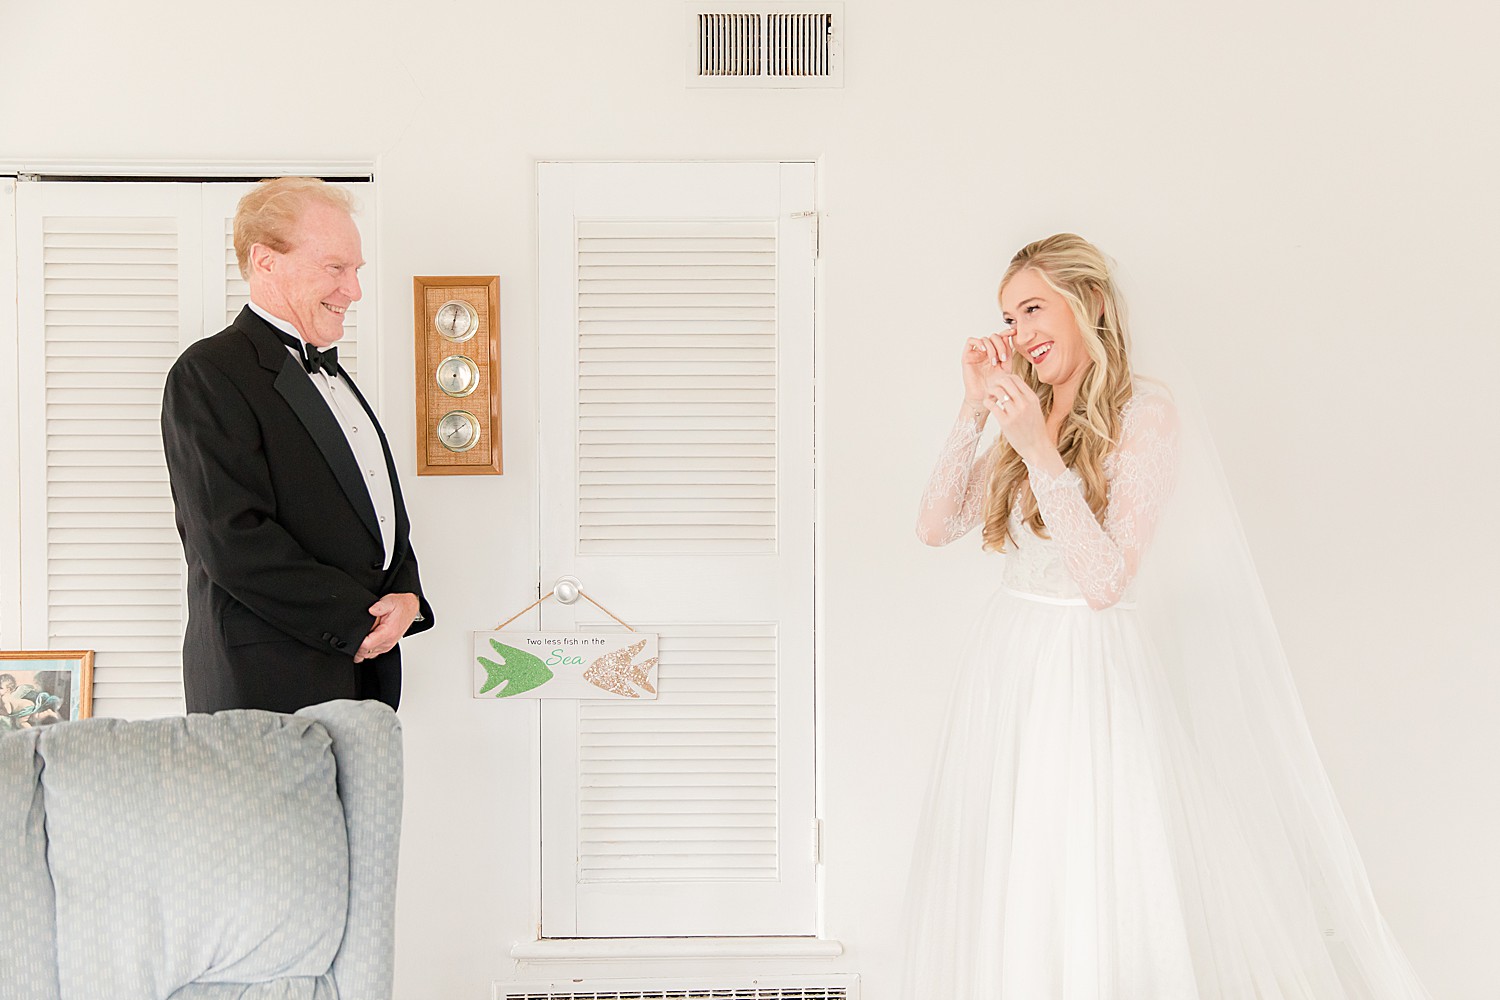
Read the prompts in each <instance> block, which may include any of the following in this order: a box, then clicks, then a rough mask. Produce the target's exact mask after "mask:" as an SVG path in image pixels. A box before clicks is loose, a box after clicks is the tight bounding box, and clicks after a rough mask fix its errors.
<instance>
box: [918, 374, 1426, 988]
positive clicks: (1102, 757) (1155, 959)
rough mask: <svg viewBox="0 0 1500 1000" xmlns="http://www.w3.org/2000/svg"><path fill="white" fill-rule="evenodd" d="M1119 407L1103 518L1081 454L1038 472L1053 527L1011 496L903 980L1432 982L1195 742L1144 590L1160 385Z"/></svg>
mask: <svg viewBox="0 0 1500 1000" xmlns="http://www.w3.org/2000/svg"><path fill="white" fill-rule="evenodd" d="M1122 425H1123V426H1122V432H1121V438H1120V443H1119V445H1118V447H1117V448H1116V449H1115V450H1114V451H1113V452H1112V453H1111V454H1110V455H1109V457H1108V458H1107V459H1106V462H1105V472H1106V475H1107V477H1108V481H1109V494H1108V508H1107V514H1106V516H1105V518H1104V521H1103V524H1102V525H1101V524H1100V522H1099V521H1098V520H1097V519H1096V518H1095V517H1094V515H1093V513H1092V512H1091V511H1090V509H1089V507H1088V504H1087V502H1086V500H1085V498H1084V494H1083V491H1082V480H1081V479H1080V477H1079V476H1078V475H1077V474H1076V473H1074V472H1073V471H1072V470H1067V471H1065V472H1063V473H1062V474H1061V475H1059V476H1056V477H1050V476H1047V475H1044V474H1041V473H1040V472H1038V471H1035V470H1034V471H1032V472H1031V474H1030V482H1031V487H1032V489H1033V491H1034V493H1035V494H1036V497H1037V502H1038V505H1039V507H1040V509H1041V513H1042V519H1043V521H1044V522H1045V524H1046V525H1047V530H1048V534H1049V535H1050V536H1051V537H1050V538H1041V537H1038V536H1037V535H1035V534H1033V533H1032V532H1031V531H1030V530H1029V529H1028V528H1027V527H1026V526H1025V525H1024V524H1023V523H1021V522H1020V521H1019V519H1018V518H1017V517H1016V516H1015V515H1014V514H1013V515H1012V518H1011V531H1012V537H1013V542H1012V544H1011V545H1010V546H1008V551H1007V553H1006V555H1005V557H1004V559H1003V560H1002V561H1001V562H1000V584H1001V586H1000V590H999V592H998V593H996V594H995V595H994V597H993V598H992V599H991V600H990V601H989V604H988V605H987V606H986V607H985V609H984V611H983V613H982V614H981V616H980V619H979V621H978V622H977V624H976V626H975V628H974V629H973V632H972V634H971V636H970V638H969V640H968V643H967V647H966V649H965V651H964V655H963V658H962V666H961V668H960V673H959V677H958V680H957V686H956V690H955V691H954V693H953V696H952V701H951V705H950V708H949V711H948V718H947V723H946V725H945V726H944V729H943V736H942V740H941V743H940V746H939V748H938V751H937V761H936V764H935V767H934V771H933V777H932V782H931V785H930V788H929V791H928V795H927V802H926V809H925V813H924V817H923V822H922V828H921V832H920V834H919V839H918V843H917V849H916V852H915V859H914V864H913V871H912V877H911V888H910V892H909V894H908V896H909V902H908V912H907V914H906V918H907V923H908V928H909V930H908V934H907V943H908V951H907V962H906V977H905V988H904V992H903V996H904V997H905V998H907V1000H1394V998H1400V1000H1413V998H1422V997H1425V996H1426V994H1425V993H1424V992H1423V991H1422V989H1421V987H1420V985H1419V984H1418V983H1417V981H1416V978H1415V976H1414V975H1413V974H1412V973H1411V971H1410V968H1409V966H1408V964H1407V963H1406V960H1405V958H1404V957H1403V956H1402V955H1401V953H1400V949H1399V948H1398V947H1397V946H1396V945H1395V944H1394V942H1393V941H1392V940H1390V938H1389V933H1388V931H1386V929H1385V927H1384V923H1383V921H1381V920H1380V919H1379V917H1378V912H1377V911H1374V907H1373V901H1372V900H1370V901H1368V907H1367V908H1368V910H1369V911H1370V912H1373V913H1375V915H1374V916H1373V917H1368V916H1367V914H1365V913H1364V912H1363V911H1361V913H1360V918H1359V920H1358V921H1355V920H1353V919H1351V920H1349V921H1346V922H1344V923H1340V921H1339V920H1337V919H1334V918H1332V917H1331V916H1330V910H1337V911H1338V912H1340V913H1343V912H1345V910H1344V909H1343V908H1341V907H1340V906H1339V905H1330V904H1329V903H1328V902H1327V901H1326V900H1325V899H1324V898H1323V897H1322V896H1321V895H1320V893H1319V892H1318V891H1317V888H1318V887H1315V886H1309V885H1306V884H1304V883H1305V882H1306V881H1307V880H1308V877H1307V876H1305V874H1304V873H1303V872H1302V871H1301V870H1300V869H1299V864H1298V863H1296V862H1292V861H1288V862H1286V863H1285V865H1284V866H1282V868H1283V870H1267V869H1268V868H1270V867H1272V866H1273V865H1275V864H1276V862H1275V861H1268V860H1267V859H1268V858H1274V857H1275V854H1274V852H1275V851H1278V850H1283V849H1284V850H1286V851H1287V856H1288V857H1291V856H1292V855H1300V857H1301V858H1303V859H1305V858H1307V857H1309V856H1311V855H1313V854H1315V853H1316V850H1305V849H1303V847H1302V846H1301V844H1300V841H1299V840H1298V834H1297V832H1296V830H1295V827H1296V826H1297V824H1298V823H1299V822H1301V821H1300V820H1299V819H1298V818H1297V817H1296V816H1292V815H1285V814H1283V815H1271V816H1260V817H1259V818H1257V817H1256V815H1255V813H1254V812H1253V811H1250V810H1247V809H1245V808H1244V805H1245V803H1244V802H1240V803H1236V801H1235V796H1236V794H1237V790H1236V788H1234V787H1226V785H1227V784H1230V783H1232V780H1233V775H1232V774H1231V773H1229V771H1230V769H1229V768H1228V767H1227V766H1223V767H1220V768H1219V769H1218V770H1217V771H1216V770H1214V768H1213V764H1212V760H1213V759H1214V758H1212V757H1211V756H1210V755H1208V754H1204V753H1200V750H1199V747H1198V746H1197V745H1196V742H1195V739H1194V737H1193V735H1192V733H1193V725H1192V719H1193V712H1192V706H1185V705H1182V704H1181V703H1180V696H1179V695H1178V693H1177V692H1176V691H1174V689H1173V686H1172V684H1171V683H1170V681H1169V670H1168V669H1167V667H1166V666H1165V665H1164V661H1163V658H1162V656H1161V655H1160V654H1159V653H1158V648H1157V645H1156V643H1155V641H1154V639H1153V635H1152V631H1151V630H1150V629H1149V628H1148V627H1147V626H1146V624H1145V622H1146V618H1145V616H1143V615H1142V614H1141V612H1140V609H1139V607H1138V604H1137V594H1136V592H1135V591H1136V586H1135V575H1136V570H1137V567H1138V566H1139V565H1140V564H1141V562H1142V560H1143V558H1145V557H1146V556H1147V553H1148V551H1149V548H1150V543H1151V541H1152V538H1153V534H1154V533H1155V529H1156V527H1157V522H1158V520H1159V518H1160V516H1161V514H1162V511H1163V509H1164V507H1165V506H1166V501H1167V498H1168V497H1169V496H1170V495H1171V493H1172V489H1173V483H1174V479H1175V478H1176V470H1177V468H1178V452H1179V447H1178V445H1179V435H1178V421H1177V414H1176V406H1175V405H1174V402H1173V399H1172V397H1171V396H1170V395H1169V394H1167V393H1166V392H1165V391H1164V390H1163V389H1161V388H1159V387H1154V386H1152V385H1151V384H1150V383H1144V382H1141V383H1138V384H1137V387H1136V394H1135V397H1134V398H1133V399H1132V400H1131V401H1130V403H1129V404H1127V406H1126V409H1125V412H1124V414H1123V419H1122ZM979 437H980V434H979V432H978V431H977V430H976V429H975V427H974V423H973V421H972V420H969V419H966V418H965V419H961V420H960V421H959V423H958V424H957V425H956V426H955V428H954V430H953V433H952V434H951V435H950V437H949V439H948V441H947V443H946V444H945V446H944V448H943V452H942V455H941V458H940V460H939V463H938V466H937V469H936V471H935V472H934V473H933V477H932V480H931V481H930V483H929V484H928V488H927V491H926V493H925V495H924V498H923V503H922V510H921V514H920V517H921V522H920V525H919V527H920V530H921V534H922V535H923V536H924V538H926V539H927V540H928V541H929V542H938V543H947V542H951V541H953V540H955V539H957V538H959V537H961V536H963V535H964V534H966V533H967V532H968V531H969V530H970V529H971V528H972V527H973V526H974V525H975V524H976V523H977V522H979V520H980V519H981V513H982V510H981V508H982V507H983V502H984V493H985V488H986V484H987V482H988V479H989V474H990V471H991V469H992V467H993V461H994V456H995V453H994V451H993V449H991V450H989V451H987V452H986V453H985V454H984V455H982V456H980V457H979V458H978V460H977V461H976V460H975V452H976V449H977V443H978V440H979ZM1296 714H1297V720H1296V721H1297V722H1298V723H1299V724H1301V720H1300V710H1299V711H1298V712H1297V713H1296ZM1309 746H1310V742H1309ZM1318 773H1319V774H1321V768H1320V766H1319V767H1318ZM1247 783H1248V782H1247ZM1312 784H1316V782H1312ZM1253 791H1254V789H1247V790H1246V793H1247V796H1249V800H1250V801H1256V800H1255V799H1254V797H1253V795H1251V793H1252V792H1253ZM1319 794H1321V792H1319ZM1329 796H1330V797H1329V802H1330V803H1331V801H1332V800H1331V793H1329ZM1319 804H1320V803H1319ZM1332 808H1334V809H1335V810H1336V806H1334V807H1332ZM1266 811H1267V812H1280V810H1279V809H1275V808H1272V807H1270V806H1267V807H1266ZM1288 812H1295V810H1288ZM1320 815H1321V814H1320ZM1262 820H1263V821H1264V822H1262ZM1339 822H1341V817H1339V818H1338V821H1337V822H1335V821H1333V820H1328V821H1327V823H1326V824H1325V825H1328V826H1330V827H1332V826H1337V825H1338V823H1339ZM1306 825H1307V826H1309V827H1311V826H1314V825H1315V824H1314V822H1313V821H1310V820H1309V821H1307V822H1306ZM1247 827H1253V829H1247ZM1267 845H1275V846H1274V847H1268V846H1267ZM1324 847H1326V845H1324ZM1347 850H1348V852H1352V847H1349V848H1348V849H1347ZM1327 853H1328V854H1329V855H1330V856H1332V855H1334V854H1342V853H1345V848H1344V845H1343V841H1341V840H1340V841H1338V842H1337V847H1336V849H1328V850H1327ZM1340 864H1344V862H1342V861H1341V862H1337V863H1336V864H1333V865H1329V866H1325V867H1337V866H1338V865H1340ZM1352 864H1353V865H1354V866H1356V867H1358V866H1359V861H1358V857H1357V855H1355V856H1354V857H1353V858H1352ZM1315 867H1316V866H1315ZM1346 867H1347V866H1346ZM1342 874H1346V873H1341V875H1340V876H1339V878H1336V879H1335V880H1334V881H1338V882H1339V887H1340V889H1342V888H1343V882H1342V881H1341V880H1340V879H1341V878H1342ZM1358 874H1359V877H1360V878H1361V879H1362V878H1363V869H1362V867H1359V868H1358ZM1318 880H1319V882H1320V883H1321V882H1324V881H1326V880H1324V879H1322V878H1321V877H1319V879H1318ZM1351 884H1352V883H1351ZM1324 888H1326V886H1324ZM1350 895H1351V896H1354V895H1358V893H1355V892H1353V891H1352V890H1351V892H1350ZM1365 902H1366V901H1365V900H1364V899H1363V898H1362V897H1361V901H1360V905H1365ZM1355 923H1360V926H1359V927H1354V926H1353V925H1354V924H1355ZM1364 923H1369V924H1371V925H1372V927H1373V929H1369V930H1368V933H1367V928H1365V927H1364V926H1363V924H1364ZM1351 939H1352V940H1351Z"/></svg>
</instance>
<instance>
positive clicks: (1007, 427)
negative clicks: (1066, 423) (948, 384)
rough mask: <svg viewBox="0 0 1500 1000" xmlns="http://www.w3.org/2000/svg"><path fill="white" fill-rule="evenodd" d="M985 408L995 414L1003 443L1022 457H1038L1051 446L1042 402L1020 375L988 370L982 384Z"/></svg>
mask: <svg viewBox="0 0 1500 1000" xmlns="http://www.w3.org/2000/svg"><path fill="white" fill-rule="evenodd" d="M984 405H985V408H986V409H988V410H989V411H990V412H991V413H993V414H994V415H995V419H996V420H997V421H998V422H999V424H1000V433H1001V434H1004V435H1005V440H1007V441H1009V442H1010V446H1011V447H1012V448H1014V449H1015V450H1016V452H1017V453H1018V454H1019V455H1020V456H1021V457H1022V458H1024V459H1026V460H1028V461H1031V460H1033V459H1036V458H1040V457H1041V456H1042V455H1044V454H1046V451H1047V449H1048V448H1051V447H1053V445H1052V439H1051V437H1050V436H1049V435H1048V434H1047V421H1046V419H1045V418H1044V417H1043V416H1042V402H1041V400H1039V399H1037V395H1036V393H1035V392H1032V391H1031V386H1029V385H1027V384H1026V382H1025V381H1024V380H1023V379H1022V378H1021V377H1020V376H1019V375H1014V374H1012V373H1011V372H1009V371H1006V370H1002V369H999V368H993V369H991V370H990V371H989V373H988V378H987V379H986V381H985V397H984Z"/></svg>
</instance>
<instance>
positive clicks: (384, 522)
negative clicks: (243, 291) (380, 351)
mask: <svg viewBox="0 0 1500 1000" xmlns="http://www.w3.org/2000/svg"><path fill="white" fill-rule="evenodd" d="M250 308H251V309H252V310H254V311H255V314H256V315H257V316H259V317H260V318H261V319H263V320H265V321H266V322H267V323H270V324H271V325H272V326H274V327H276V329H278V330H281V331H284V332H286V333H289V334H291V335H292V336H293V337H296V338H297V340H298V341H300V342H301V343H302V346H303V348H304V349H306V347H307V341H306V340H304V339H303V337H302V334H301V333H299V332H298V331H297V328H296V327H294V326H292V324H290V323H288V322H287V321H286V320H284V319H280V318H278V317H276V316H272V315H271V314H270V313H268V312H266V311H265V310H264V309H262V308H261V307H260V306H258V305H256V304H255V303H254V302H251V303H250ZM287 352H288V353H289V354H291V355H292V356H293V357H295V358H297V360H298V362H299V363H300V362H301V360H302V357H303V356H302V355H299V354H298V353H297V352H296V350H294V349H293V348H292V347H291V346H290V345H288V347H287ZM308 378H310V379H312V383H313V385H315V386H317V387H318V392H320V393H322V395H323V400H324V402H326V403H327V404H328V409H329V410H331V411H332V412H333V416H334V419H335V420H337V421H338V422H339V427H340V428H342V429H343V431H344V437H345V438H347V439H348V441H349V450H350V451H352V452H354V461H355V462H356V463H357V464H358V465H359V468H360V471H361V472H363V473H364V474H365V476H364V478H365V488H366V489H368V490H369V491H370V502H371V503H372V504H374V505H375V518H376V520H377V521H378V522H379V524H380V543H381V545H383V546H384V547H385V563H384V565H383V566H382V567H381V568H382V569H390V568H391V555H392V553H393V550H394V549H395V544H396V496H395V493H394V492H392V490H391V474H390V470H388V469H387V468H386V465H385V449H383V448H382V447H380V435H379V434H377V433H376V432H375V422H374V421H373V420H371V419H370V414H369V413H367V412H366V411H365V408H364V407H363V406H361V405H359V399H358V398H357V397H356V396H355V395H354V392H353V390H352V389H350V387H349V385H348V383H347V382H346V381H345V380H344V379H342V378H340V377H339V376H337V375H330V374H328V373H327V372H324V371H318V372H313V373H311V374H309V375H308Z"/></svg>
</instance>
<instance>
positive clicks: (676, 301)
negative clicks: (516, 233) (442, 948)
mask: <svg viewBox="0 0 1500 1000" xmlns="http://www.w3.org/2000/svg"><path fill="white" fill-rule="evenodd" d="M540 192H541V213H540V254H541V256H540V261H539V267H540V276H541V286H540V287H541V301H540V304H539V305H540V314H541V340H542V343H541V355H542V392H543V408H542V425H543V426H542V486H541V490H542V497H541V509H542V511H543V515H542V516H543V523H542V572H543V580H542V585H543V586H544V587H548V586H550V585H551V582H552V581H553V580H554V579H555V578H556V577H558V576H560V575H564V574H571V575H575V576H577V577H579V578H580V579H581V580H582V581H583V584H584V587H585V589H586V590H587V591H588V592H589V593H590V594H592V595H594V596H596V597H597V598H598V599H599V601H600V602H601V603H603V604H605V605H606V606H608V607H610V608H611V609H612V610H615V611H617V612H618V613H620V614H621V615H623V616H624V617H626V618H627V619H629V620H630V621H631V622H632V624H634V625H636V626H637V627H639V628H644V629H649V630H651V631H656V632H659V633H660V634H661V637H662V638H661V666H660V697H659V698H658V699H657V700H656V701H654V702H647V703H631V704H624V703H604V702H572V703H570V702H551V703H546V704H544V707H543V720H542V739H543V750H542V792H543V802H542V816H543V820H542V822H543V828H542V863H543V886H542V928H543V934H544V935H545V936H551V937H631V936H683V935H786V934H812V933H815V931H816V919H817V913H816V893H817V879H816V871H817V869H816V863H815V860H814V857H813V820H814V815H815V814H814V763H815V762H814V740H813V634H812V621H813V615H812V612H813V608H812V600H813V515H814V505H813V493H812V485H813V449H812V446H813V437H812V430H813V423H812V375H813V296H812V292H813V275H814V254H813V242H812V225H813V223H812V218H811V217H810V212H811V210H812V208H813V169H812V166H811V165H810V164H545V165H543V167H542V172H541V185H540ZM542 616H543V617H542V622H543V625H544V627H546V628H548V629H554V628H572V627H579V628H608V627H611V626H612V623H611V622H610V621H609V620H608V619H607V618H605V617H604V616H603V615H601V614H599V613H598V612H597V611H595V609H594V608H593V607H592V606H589V605H583V604H580V605H577V606H574V607H571V608H570V607H564V606H560V605H556V604H552V603H549V604H547V605H544V606H543V612H542Z"/></svg>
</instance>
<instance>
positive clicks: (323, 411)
mask: <svg viewBox="0 0 1500 1000" xmlns="http://www.w3.org/2000/svg"><path fill="white" fill-rule="evenodd" d="M278 345H279V342H278ZM280 350H281V353H282V366H281V373H280V374H279V375H277V376H276V391H277V392H279V393H280V394H281V397H282V398H283V399H285V400H286V402H287V405H288V406H290V407H291V408H292V412H293V413H295V414H296V415H297V419H298V420H300V421H301V422H302V426H303V427H305V428H307V433H308V434H309V435H311V436H312V439H313V443H314V444H316V445H317V446H318V450H319V451H321V452H322V453H323V458H324V459H325V460H326V461H327V462H328V468H329V469H331V470H332V471H333V476H334V478H335V479H337V480H338V483H339V486H340V487H341V488H342V489H343V491H344V494H345V496H347V497H348V498H349V503H350V504H351V505H352V506H353V507H354V511H355V513H357V514H358V515H359V519H360V520H361V521H362V522H364V526H365V527H366V528H367V529H369V532H370V534H371V535H373V536H375V539H376V540H377V541H378V540H379V539H380V525H379V524H378V523H377V522H376V520H375V505H374V504H373V503H371V501H370V491H369V489H368V488H367V487H366V486H365V482H364V480H363V479H362V478H360V475H359V463H357V462H356V461H355V460H354V452H353V451H352V450H350V448H349V439H348V438H346V437H345V436H344V432H343V430H342V429H341V428H340V427H339V424H338V421H337V420H335V419H334V417H333V411H332V410H330V409H329V408H328V401H327V400H325V399H324V398H323V396H322V394H320V393H319V392H318V390H317V387H316V386H314V385H313V384H312V379H310V378H308V376H307V372H306V371H305V370H303V368H302V365H301V363H300V362H299V361H298V360H297V359H296V358H294V357H292V355H291V354H290V353H289V352H288V351H287V350H286V349H285V348H280ZM377 426H378V425H377Z"/></svg>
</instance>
